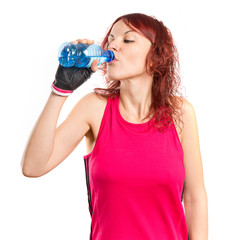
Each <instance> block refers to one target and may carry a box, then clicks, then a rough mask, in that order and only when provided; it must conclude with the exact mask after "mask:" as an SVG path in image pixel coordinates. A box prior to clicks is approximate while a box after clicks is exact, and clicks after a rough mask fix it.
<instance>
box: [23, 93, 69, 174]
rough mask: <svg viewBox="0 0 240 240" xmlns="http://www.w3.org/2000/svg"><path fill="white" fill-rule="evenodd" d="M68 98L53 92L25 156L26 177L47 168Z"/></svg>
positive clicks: (35, 128) (32, 134) (32, 135)
mask: <svg viewBox="0 0 240 240" xmlns="http://www.w3.org/2000/svg"><path fill="white" fill-rule="evenodd" d="M66 99H67V96H66V97H64V96H59V95H57V94H55V93H53V92H51V93H50V96H49V98H48V100H47V103H46V104H45V106H44V109H43V111H42V113H41V114H40V116H39V118H38V120H37V122H36V124H35V126H34V128H33V130H32V133H31V135H30V137H29V140H28V143H27V146H26V149H25V152H24V154H23V158H22V162H21V167H22V172H23V174H24V175H31V173H36V174H37V173H38V172H41V171H42V169H44V168H45V166H46V164H47V162H48V159H49V158H50V155H51V153H52V151H53V145H54V137H55V133H56V125H57V121H58V118H59V114H60V111H61V109H62V106H63V104H64V102H65V101H66Z"/></svg>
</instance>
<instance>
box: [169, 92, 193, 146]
mask: <svg viewBox="0 0 240 240" xmlns="http://www.w3.org/2000/svg"><path fill="white" fill-rule="evenodd" d="M174 98H175V99H177V101H178V103H179V106H180V108H179V109H178V110H177V111H178V113H179V116H180V119H181V121H179V122H178V124H177V123H176V122H175V120H174V123H175V126H176V130H177V132H178V135H179V139H180V141H181V143H182V141H183V136H184V130H185V129H186V128H187V125H188V124H189V121H192V119H193V116H194V107H193V105H192V104H191V103H190V102H189V101H188V100H187V99H186V98H184V97H179V96H174Z"/></svg>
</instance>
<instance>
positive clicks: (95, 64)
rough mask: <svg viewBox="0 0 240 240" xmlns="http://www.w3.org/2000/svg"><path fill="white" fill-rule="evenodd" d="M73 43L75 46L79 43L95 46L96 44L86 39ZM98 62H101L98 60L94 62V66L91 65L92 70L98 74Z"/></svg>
mask: <svg viewBox="0 0 240 240" xmlns="http://www.w3.org/2000/svg"><path fill="white" fill-rule="evenodd" d="M71 43H74V44H78V43H86V44H93V43H94V40H89V39H86V38H84V39H77V40H75V41H71ZM98 62H99V60H98V59H96V60H94V61H93V62H92V64H91V69H92V70H93V71H94V72H96V71H97V69H98V66H97V65H98Z"/></svg>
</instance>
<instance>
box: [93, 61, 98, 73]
mask: <svg viewBox="0 0 240 240" xmlns="http://www.w3.org/2000/svg"><path fill="white" fill-rule="evenodd" d="M98 62H99V60H98V59H95V60H94V61H93V62H92V65H91V69H92V70H93V71H94V72H96V71H97V69H98Z"/></svg>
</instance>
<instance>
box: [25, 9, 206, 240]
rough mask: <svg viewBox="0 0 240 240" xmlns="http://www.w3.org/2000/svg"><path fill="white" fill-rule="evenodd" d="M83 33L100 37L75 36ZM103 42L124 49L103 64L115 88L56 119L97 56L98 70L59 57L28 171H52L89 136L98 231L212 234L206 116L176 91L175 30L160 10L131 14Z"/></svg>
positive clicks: (89, 177) (166, 236)
mask: <svg viewBox="0 0 240 240" xmlns="http://www.w3.org/2000/svg"><path fill="white" fill-rule="evenodd" d="M79 42H83V43H89V44H91V43H93V41H90V40H87V39H84V40H81V39H79V40H76V41H73V43H75V44H77V43H79ZM102 47H103V48H105V49H110V50H112V51H113V52H114V54H115V59H114V60H113V61H112V62H110V63H104V64H102V65H101V66H100V67H99V69H101V70H102V71H103V73H104V75H105V77H106V81H107V83H108V84H109V85H108V88H107V89H101V88H96V89H94V90H95V92H93V93H89V94H87V95H86V96H84V97H83V98H82V99H80V100H79V102H78V103H77V104H76V105H75V107H74V108H73V110H72V111H71V112H70V114H69V115H68V117H67V118H66V120H65V121H64V122H63V123H62V124H61V125H60V126H59V127H58V128H56V125H57V120H58V117H59V113H60V111H61V108H62V106H63V104H64V102H65V100H66V99H67V96H68V95H69V94H71V93H72V92H73V91H74V90H75V89H76V88H77V87H79V86H80V85H81V84H83V83H84V82H85V81H86V80H87V79H89V78H90V76H91V74H92V73H93V72H95V71H96V70H97V69H98V67H97V63H98V60H95V61H94V62H93V64H92V65H91V68H89V69H86V68H85V69H77V68H74V67H72V68H63V67H61V66H60V65H59V68H58V70H57V73H56V77H55V81H54V82H53V84H52V90H53V91H52V92H51V94H50V96H49V99H48V101H47V103H46V105H45V107H44V109H43V111H42V113H41V115H40V117H39V119H38V121H37V123H36V125H35V127H34V129H33V132H32V134H31V136H30V139H29V142H28V144H27V146H26V150H25V153H24V156H23V161H22V172H23V174H24V175H25V176H27V177H39V176H42V175H44V174H46V173H48V172H49V171H51V170H52V169H53V168H55V167H56V166H57V165H59V164H60V163H61V162H62V161H63V160H64V159H66V157H67V156H68V155H69V154H70V153H71V152H72V151H73V150H74V149H75V148H76V146H77V145H78V144H79V143H80V142H81V140H82V139H83V137H84V136H85V137H86V143H87V152H88V153H87V154H86V155H85V156H84V163H85V167H86V169H85V170H86V183H87V190H88V201H89V211H90V214H91V217H92V223H91V232H90V239H93V240H94V239H101V240H112V239H114V240H118V239H119V240H120V239H121V240H125V239H138V240H141V239H144V240H146V239H162V240H180V239H181V240H187V239H199V240H200V239H201V240H207V239H208V219H207V195H206V191H205V187H204V180H203V170H202V160H201V154H200V147H199V137H198V130H197V122H196V117H195V112H194V108H193V106H192V105H191V103H190V102H188V101H187V100H186V99H184V98H183V97H177V96H176V95H175V93H177V91H178V88H177V87H178V85H179V82H180V79H179V77H178V74H177V68H176V63H178V55H177V50H176V47H175V45H174V44H173V39H172V35H171V33H170V31H169V30H168V29H167V28H166V27H165V26H164V24H163V23H162V22H161V21H158V20H157V19H155V18H154V17H150V16H147V15H144V14H139V13H134V14H127V15H124V16H121V17H119V18H118V19H116V21H115V22H114V23H113V24H112V26H111V28H110V29H109V31H108V33H107V35H106V37H105V38H104V40H103V42H102ZM173 116H176V117H175V118H174V117H173ZM180 119H181V121H180ZM177 120H178V122H180V125H178V124H177ZM183 156H184V158H183ZM182 202H183V204H184V208H183V204H182ZM184 210H185V211H184Z"/></svg>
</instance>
